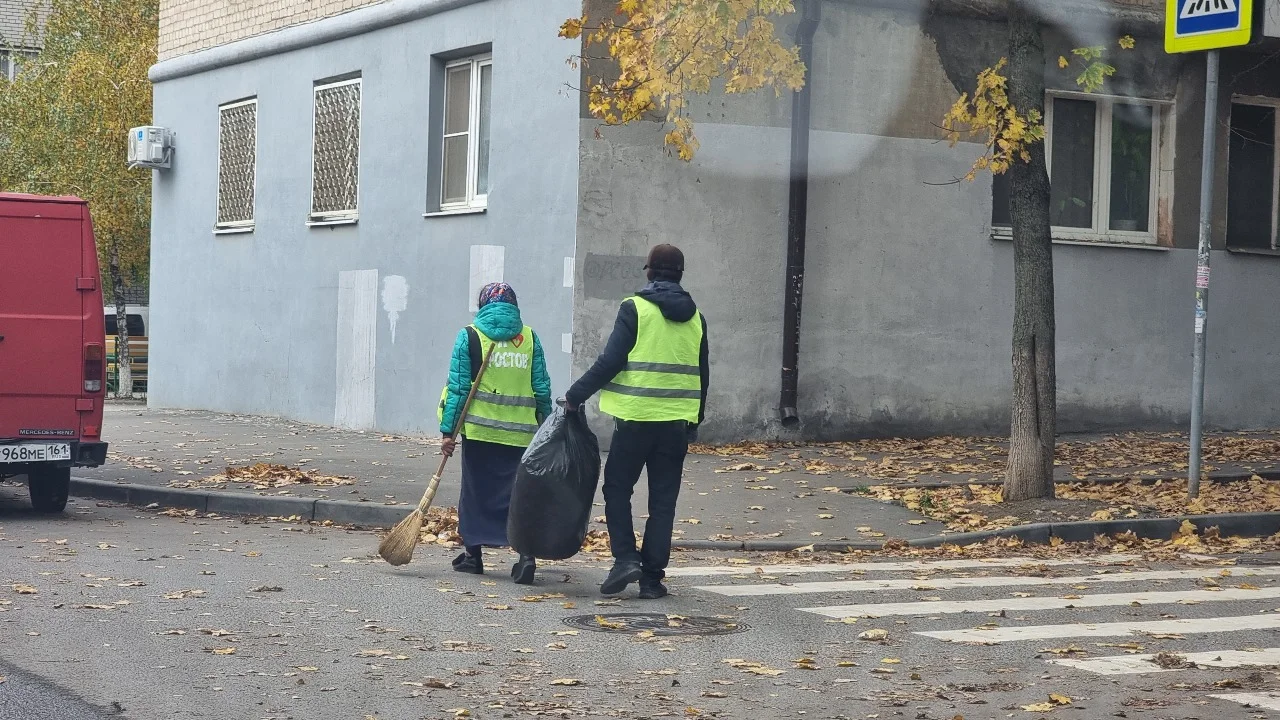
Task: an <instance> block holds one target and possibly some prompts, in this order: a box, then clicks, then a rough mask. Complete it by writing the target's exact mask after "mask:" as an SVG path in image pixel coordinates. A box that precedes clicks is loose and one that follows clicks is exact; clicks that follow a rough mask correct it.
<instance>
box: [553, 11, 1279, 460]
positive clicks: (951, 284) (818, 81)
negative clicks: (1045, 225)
mask: <svg viewBox="0 0 1280 720" xmlns="http://www.w3.org/2000/svg"><path fill="white" fill-rule="evenodd" d="M872 5H876V3H853V2H839V1H828V2H825V3H824V9H823V22H822V25H821V27H820V29H819V31H818V34H817V38H816V44H815V62H814V68H813V80H812V82H813V92H814V95H813V122H812V127H813V135H812V147H811V162H812V175H813V177H812V180H811V186H810V197H809V220H808V253H807V259H806V260H807V267H808V274H807V278H806V283H805V295H804V319H803V326H802V333H803V335H802V347H801V357H800V407H799V410H800V415H801V418H802V427H801V430H800V431H799V434H800V435H801V436H803V437H808V438H818V439H835V438H846V437H850V436H860V435H894V434H909V435H921V434H931V433H946V432H962V433H971V432H980V433H1004V432H1007V428H1008V421H1009V402H1010V385H1011V377H1010V375H1011V373H1010V342H1011V324H1012V305H1013V282H1012V279H1013V259H1012V255H1013V252H1012V251H1013V248H1012V245H1011V243H1009V242H1007V241H1000V240H993V239H992V228H991V220H990V218H991V180H990V176H989V175H980V176H979V179H978V180H977V181H976V182H973V183H960V184H946V183H947V182H948V181H950V180H952V179H953V178H957V177H962V176H963V175H964V174H965V172H966V171H967V170H968V168H969V166H970V164H971V163H972V161H973V160H974V159H975V158H976V157H978V156H979V155H980V154H981V148H980V147H979V146H976V145H973V144H964V143H962V144H960V145H957V146H956V147H954V148H949V147H948V146H947V144H946V143H945V142H941V141H940V140H939V132H938V129H937V127H936V124H937V123H939V122H940V120H941V117H942V116H943V114H944V113H945V112H946V110H947V108H948V107H949V106H950V104H951V103H952V102H953V101H954V100H955V98H956V97H957V95H958V93H959V87H958V86H961V85H962V86H963V87H964V88H966V89H968V88H971V86H972V82H973V77H974V76H975V75H976V74H977V71H978V70H979V69H981V68H982V67H985V66H986V65H989V64H990V63H991V62H993V61H994V60H995V59H996V58H997V57H999V55H1000V54H1002V53H1003V52H1004V51H1003V47H1004V45H1003V42H1004V37H1005V35H1006V34H1007V33H1006V31H1005V30H1004V29H1003V26H1001V25H998V24H995V23H991V22H984V21H976V20H960V19H956V18H939V17H936V16H935V17H933V18H928V17H927V16H926V15H925V14H924V13H923V12H917V11H894V10H886V9H882V8H876V7H870V6H872ZM1095 25H1096V26H1095ZM1073 27H1075V28H1076V29H1075V30H1073V31H1072V32H1070V33H1057V34H1054V33H1051V34H1050V43H1049V45H1050V46H1049V48H1048V55H1049V60H1050V64H1051V65H1050V68H1047V74H1048V77H1049V82H1050V86H1051V87H1059V88H1063V89H1074V87H1073V85H1072V84H1071V80H1072V78H1071V77H1070V76H1068V75H1066V74H1065V73H1060V72H1058V71H1057V70H1056V67H1054V66H1053V65H1052V63H1053V61H1055V60H1056V58H1057V56H1058V55H1059V54H1066V53H1067V52H1069V50H1070V49H1071V48H1073V47H1079V46H1082V45H1088V44H1095V43H1096V44H1102V43H1103V42H1114V38H1115V37H1117V36H1118V35H1119V34H1122V32H1121V31H1120V30H1119V29H1118V28H1116V27H1114V26H1109V25H1108V24H1107V23H1105V22H1103V23H1100V24H1093V25H1091V24H1089V23H1076V24H1075V25H1073ZM1127 31H1128V30H1125V31H1124V32H1127ZM1100 38H1110V39H1108V40H1101V41H1099V39H1100ZM1162 50H1163V49H1162V44H1161V39H1160V38H1159V37H1158V36H1156V35H1154V34H1149V35H1143V36H1141V37H1140V38H1139V49H1138V50H1137V51H1135V53H1134V54H1133V55H1130V56H1125V57H1122V58H1121V59H1120V62H1119V63H1118V64H1119V65H1120V66H1121V71H1122V72H1121V73H1120V74H1119V75H1118V76H1117V78H1116V80H1115V81H1114V84H1113V85H1112V88H1113V89H1112V91H1113V92H1116V91H1119V92H1124V91H1133V92H1135V93H1136V94H1139V95H1141V96H1144V97H1149V98H1158V99H1168V98H1172V97H1174V95H1175V93H1182V92H1183V91H1184V89H1185V88H1187V87H1191V86H1194V84H1195V82H1196V80H1195V77H1194V75H1195V72H1196V68H1195V67H1194V66H1193V64H1191V63H1187V62H1184V61H1182V60H1173V59H1168V58H1166V57H1165V56H1163V51H1162ZM1200 82H1201V83H1202V82H1203V71H1202V70H1200ZM1183 99H1184V98H1182V97H1179V98H1178V105H1177V111H1176V115H1177V127H1176V143H1175V144H1176V149H1177V156H1176V160H1177V170H1176V178H1175V188H1174V198H1173V204H1174V206H1175V208H1162V209H1161V211H1160V224H1161V233H1160V238H1161V242H1162V246H1161V247H1155V248H1143V249H1135V248H1127V247H1097V246H1078V245H1058V246H1056V247H1055V253H1054V257H1055V263H1056V297H1057V318H1058V338H1057V342H1058V383H1059V396H1058V397H1059V427H1060V428H1061V429H1062V430H1064V431H1072V430H1088V429H1109V428H1167V427H1174V426H1177V425H1180V424H1182V423H1184V422H1185V420H1186V418H1187V415H1188V412H1189V398H1190V389H1189V382H1190V376H1191V359H1190V352H1191V346H1192V337H1193V336H1192V309H1193V307H1194V305H1193V298H1192V284H1193V280H1194V272H1195V252H1194V250H1193V249H1191V248H1193V247H1194V243H1195V233H1196V229H1195V224H1194V219H1193V220H1192V222H1191V224H1190V225H1188V224H1187V223H1186V222H1185V219H1184V217H1185V216H1186V215H1187V214H1190V216H1191V217H1192V218H1194V217H1195V213H1196V210H1195V207H1194V204H1195V202H1196V199H1195V198H1196V197H1197V195H1198V192H1199V190H1198V185H1197V182H1196V180H1195V177H1196V175H1197V174H1198V152H1197V155H1196V157H1187V156H1186V154H1185V148H1186V147H1187V145H1188V143H1189V142H1190V141H1189V140H1188V138H1190V137H1195V138H1198V137H1199V133H1200V126H1199V123H1198V122H1187V121H1186V120H1187V118H1189V117H1191V116H1195V115H1198V113H1199V112H1200V110H1198V109H1195V98H1194V96H1190V97H1186V98H1185V100H1186V102H1185V103H1183ZM789 114H790V99H789V98H788V97H786V96H784V97H782V98H779V99H774V98H773V97H771V96H769V95H765V96H751V97H726V96H723V95H718V94H713V95H711V96H709V97H707V98H705V100H704V101H703V102H701V103H699V104H698V105H697V106H696V108H695V111H694V113H693V117H694V119H695V121H696V122H697V125H696V128H695V131H696V132H697V134H698V136H699V138H700V139H701V142H702V148H701V150H700V152H699V154H698V156H697V157H696V159H695V160H694V161H693V162H692V163H689V164H685V163H681V162H679V161H677V160H674V159H670V158H668V157H666V156H665V152H664V150H663V148H662V139H661V137H662V136H661V131H660V130H659V129H658V128H657V127H656V126H655V125H652V124H649V125H644V126H637V127H628V128H621V129H612V128H611V129H606V130H604V131H603V132H602V135H603V137H602V139H599V140H597V139H595V135H596V133H597V130H598V123H597V121H595V120H593V119H590V118H588V117H585V116H584V118H583V120H582V123H581V138H582V168H581V173H582V174H581V180H580V182H579V188H580V198H579V202H580V213H579V219H578V261H577V275H578V279H579V287H580V288H581V289H582V291H581V292H579V293H578V295H577V296H576V297H575V313H574V322H575V344H574V366H575V370H576V371H581V370H583V369H585V367H587V366H588V365H589V364H590V362H591V361H592V360H593V359H594V357H595V354H596V353H597V352H598V351H599V350H600V349H601V348H602V347H603V344H604V340H605V339H606V338H607V336H608V332H609V330H610V328H611V326H612V320H613V316H614V313H615V311H616V307H617V303H618V301H619V300H620V299H621V298H622V297H623V296H625V295H626V294H627V292H628V291H630V290H632V289H634V288H635V287H638V286H639V284H641V281H640V280H639V279H638V278H635V277H634V275H632V276H631V277H630V278H627V277H621V278H619V276H620V275H625V273H622V272H620V271H619V269H622V270H626V269H627V268H637V269H638V268H639V266H640V265H642V264H643V254H644V252H645V250H646V249H647V248H648V247H649V246H650V245H652V244H654V243H658V242H672V243H675V244H677V245H679V246H681V247H682V248H683V249H684V250H685V254H686V258H687V266H688V270H687V272H686V278H685V280H686V282H685V285H686V287H687V288H688V289H689V290H690V291H691V292H692V293H693V295H694V297H695V299H697V300H698V302H699V304H700V306H701V307H702V309H703V311H704V312H705V314H706V316H707V319H708V323H709V326H710V327H709V331H710V343H711V356H712V390H711V395H710V409H709V414H708V420H707V423H706V426H705V428H704V433H703V437H704V439H713V440H727V439H741V438H744V437H764V438H768V437H777V436H780V435H784V433H782V431H781V429H780V428H779V426H778V423H777V420H776V418H777V408H778V390H779V375H780V364H781V354H782V343H781V335H782V303H783V280H784V267H785V257H786V231H787V227H786V216H787V162H788V148H789V134H788V132H789V131H788V129H787V125H788V122H789ZM1224 162H1225V161H1224ZM1175 209H1176V211H1175ZM1275 262H1277V259H1276V258H1273V257H1259V256H1242V255H1228V254H1219V255H1217V256H1216V257H1215V259H1214V269H1213V305H1212V309H1211V312H1210V323H1209V326H1210V335H1209V347H1210V354H1209V365H1208V379H1207V389H1206V413H1207V415H1206V417H1207V421H1208V422H1209V423H1210V424H1211V425H1214V426H1219V427H1230V428H1244V427H1256V426H1263V425H1274V424H1276V423H1277V421H1280V411H1278V410H1277V407H1278V406H1280V390H1278V389H1277V387H1276V386H1275V384H1274V383H1272V382H1271V381H1270V380H1271V378H1272V377H1274V376H1275V375H1276V373H1277V371H1278V370H1280V362H1278V360H1277V356H1276V352H1277V349H1280V345H1278V344H1277V337H1280V314H1278V313H1276V312H1275V311H1274V305H1275V301H1274V299H1273V298H1274V297H1275V296H1276V295H1277V292H1280V268H1277V267H1276V266H1275V265H1274V263H1275ZM633 272H634V271H633ZM611 278H612V279H611ZM599 427H600V429H601V430H602V431H606V432H607V428H605V427H604V423H599Z"/></svg>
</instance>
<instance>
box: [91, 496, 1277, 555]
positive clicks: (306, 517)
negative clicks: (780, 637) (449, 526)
mask: <svg viewBox="0 0 1280 720" xmlns="http://www.w3.org/2000/svg"><path fill="white" fill-rule="evenodd" d="M71 494H72V495H73V496H75V497H80V498H89V499H93V500H106V501H109V502H118V503H123V504H126V505H139V506H143V505H150V504H152V503H155V504H158V505H163V506H165V507H172V508H183V509H187V510H196V511H198V512H216V513H220V514H223V515H255V516H276V517H292V516H297V517H299V518H301V519H302V520H303V521H306V522H323V521H325V520H328V521H330V522H333V523H334V524H337V525H355V526H358V527H366V528H389V527H391V526H393V525H395V524H396V523H398V522H400V521H401V520H402V519H404V516H405V515H406V514H408V513H409V512H410V511H411V510H412V509H413V507H412V506H410V505H378V504H375V503H362V502H354V501H351V500H324V499H319V498H317V499H314V500H312V499H308V498H299V497H279V496H276V497H270V496H268V497H264V496H261V495H253V494H251V493H237V492H222V491H216V492H206V491H201V490H186V489H183V488H160V487H153V486H150V485H135V484H130V483H116V482H108V481H106V480H93V479H90V478H76V477H73V478H71ZM1184 521H1190V522H1191V524H1193V525H1195V526H1196V530H1198V531H1199V532H1204V531H1205V530H1207V529H1208V528H1211V527H1217V528H1218V529H1219V531H1221V533H1222V534H1223V535H1224V536H1236V537H1269V536H1271V535H1275V534H1276V533H1278V532H1280V512H1257V513H1223V514H1218V515H1179V516H1177V517H1168V518H1144V519H1139V520H1083V521H1080V522H1065V523H1035V524H1032V525H1019V526H1017V527H1011V528H1002V529H1000V530H983V531H979V532H967V533H956V534H953V535H934V536H932V537H926V538H917V539H915V540H908V541H906V542H907V544H908V545H909V546H910V547H913V548H934V547H939V546H942V545H973V544H976V543H983V542H987V541H989V540H993V539H1008V538H1018V539H1020V540H1022V541H1023V542H1025V543H1028V544H1045V543H1048V542H1049V541H1050V539H1052V538H1055V537H1056V538H1060V539H1061V540H1063V541H1064V542H1088V541H1089V540H1092V539H1093V538H1094V537H1095V536H1097V535H1118V534H1121V533H1125V532H1132V533H1133V534H1134V535H1136V536H1137V537H1138V538H1140V539H1143V540H1168V539H1169V538H1171V537H1173V535H1174V533H1175V532H1177V531H1178V528H1179V527H1181V526H1182V523H1183V522H1184ZM672 547H673V548H676V549H679V550H712V551H730V552H732V551H738V552H791V551H794V550H798V549H800V548H812V549H813V551H814V552H833V553H842V552H848V551H852V550H881V549H883V548H884V543H883V542H882V543H868V542H820V543H805V542H802V541H788V540H681V539H674V540H673V541H672Z"/></svg>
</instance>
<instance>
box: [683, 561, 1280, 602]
mask: <svg viewBox="0 0 1280 720" xmlns="http://www.w3.org/2000/svg"><path fill="white" fill-rule="evenodd" d="M1219 570H1220V569H1214V568H1200V569H1194V570H1151V571H1142V572H1117V573H1106V574H1102V575H1078V576H1074V577H1031V576H1023V575H996V576H988V577H943V578H926V579H922V580H917V579H915V578H895V579H889V580H840V581H832V582H802V583H793V584H789V585H783V584H781V583H769V584H764V585H700V586H698V588H697V589H698V590H704V591H706V592H712V593H716V594H718V595H729V596H732V597H745V596H754V595H804V594H809V593H834V592H858V591H866V590H947V589H952V588H969V587H976V588H989V587H1009V586H1017V585H1087V584H1090V583H1122V582H1139V581H1143V580H1185V579H1195V578H1202V577H1215V578H1217V577H1219V576H1218V572H1219ZM1231 570H1232V574H1231V576H1230V577H1231V578H1237V579H1238V578H1247V577H1251V576H1262V575H1280V567H1260V568H1248V569H1244V568H1232V569H1231ZM1219 579H1220V578H1219Z"/></svg>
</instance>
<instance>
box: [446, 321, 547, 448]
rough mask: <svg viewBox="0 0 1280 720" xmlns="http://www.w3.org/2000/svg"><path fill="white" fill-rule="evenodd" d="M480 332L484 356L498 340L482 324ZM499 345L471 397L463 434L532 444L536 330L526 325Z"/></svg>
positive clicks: (503, 442) (470, 437)
mask: <svg viewBox="0 0 1280 720" xmlns="http://www.w3.org/2000/svg"><path fill="white" fill-rule="evenodd" d="M472 327H475V326H474V325H473V326H472ZM476 334H477V335H478V336H479V337H480V354H481V356H484V355H485V354H487V353H488V352H489V348H490V347H493V346H494V345H495V343H494V341H493V340H490V339H489V337H488V336H487V335H485V334H484V333H483V332H480V330H479V328H476ZM496 345H497V347H494V348H493V354H492V355H491V356H489V367H488V368H486V369H485V371H484V377H482V378H480V387H478V388H476V395H475V397H474V398H473V399H472V400H471V409H470V410H469V411H468V412H467V419H466V422H465V424H463V426H462V434H463V435H465V436H466V437H467V439H468V440H480V441H483V442H491V443H498V444H500V445H512V446H515V447H528V446H529V443H530V442H531V441H532V440H533V434H534V433H535V432H537V430H538V418H537V407H538V403H537V401H536V400H535V399H534V397H533V331H532V330H530V329H529V328H528V327H525V328H524V329H523V330H521V331H520V334H519V335H516V336H515V337H514V338H511V339H510V340H504V341H500V342H498V343H496Z"/></svg>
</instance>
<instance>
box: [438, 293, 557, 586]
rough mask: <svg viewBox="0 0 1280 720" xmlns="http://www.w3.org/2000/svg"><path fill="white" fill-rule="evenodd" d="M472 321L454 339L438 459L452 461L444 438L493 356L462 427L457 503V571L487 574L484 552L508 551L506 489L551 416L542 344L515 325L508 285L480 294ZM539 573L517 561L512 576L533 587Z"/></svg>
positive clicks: (450, 445) (508, 490)
mask: <svg viewBox="0 0 1280 720" xmlns="http://www.w3.org/2000/svg"><path fill="white" fill-rule="evenodd" d="M478 305H479V308H480V310H479V312H477V313H476V318H475V322H473V323H472V324H471V325H468V326H467V327H465V328H463V329H462V330H461V331H460V332H459V333H458V340H457V342H456V343H455V344H454V346H453V360H452V361H451V362H450V363H449V383H448V386H447V387H446V388H445V390H444V393H443V397H442V398H441V405H440V410H441V411H440V432H441V433H442V434H443V435H444V446H443V448H442V452H443V453H444V454H445V455H453V451H454V449H455V448H454V443H453V441H452V440H450V439H449V436H450V435H452V433H453V429H454V424H455V423H456V422H457V418H458V415H459V413H460V412H461V410H462V406H463V404H464V403H465V402H466V398H467V394H468V393H469V392H470V391H471V383H472V381H473V380H474V379H475V375H476V371H477V370H479V367H480V363H481V359H482V358H483V357H484V356H485V354H486V353H488V352H489V348H490V347H491V346H493V345H495V344H496V345H497V347H494V349H493V355H492V356H490V358H489V366H488V367H487V368H486V369H485V371H484V376H483V377H482V378H480V386H479V387H478V388H477V389H476V394H475V397H474V398H473V399H472V401H471V409H470V410H468V412H467V417H466V420H465V422H464V423H463V426H462V433H461V434H462V436H463V441H462V494H461V496H460V497H459V499H458V533H459V534H460V535H462V541H463V547H464V548H465V550H464V552H463V553H462V554H461V555H459V556H458V557H457V558H456V559H454V561H453V569H454V570H457V571H458V572H464V573H472V574H475V575H481V574H484V562H483V560H482V559H481V557H480V552H481V548H482V547H484V546H486V545H487V546H489V547H505V546H506V545H507V544H508V543H507V511H508V510H509V508H510V507H511V488H512V486H513V485H514V484H515V480H516V469H517V467H518V466H519V465H520V457H521V455H523V454H524V451H525V448H527V447H529V443H530V442H531V441H532V440H533V434H534V432H535V431H537V429H538V425H539V424H540V423H541V422H542V420H543V418H545V417H547V416H548V415H550V414H551V376H550V375H548V374H547V363H546V359H545V357H544V356H543V354H542V344H541V343H540V342H539V341H538V336H537V335H536V334H534V332H533V330H531V329H530V328H529V327H528V326H527V325H525V324H524V321H523V320H521V318H520V308H519V307H518V306H517V305H516V293H515V290H512V289H511V286H510V285H507V284H506V283H490V284H488V285H485V286H484V287H483V288H482V289H481V290H480V297H479V302H478ZM536 569H537V567H536V565H535V563H534V559H533V558H532V557H527V556H521V557H520V561H519V562H517V563H516V564H515V566H514V567H512V568H511V577H512V578H513V579H514V580H515V581H516V582H517V583H519V584H521V585H529V584H532V583H533V576H534V572H535V571H536Z"/></svg>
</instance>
